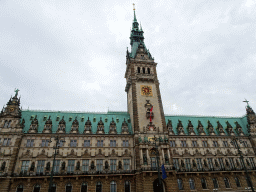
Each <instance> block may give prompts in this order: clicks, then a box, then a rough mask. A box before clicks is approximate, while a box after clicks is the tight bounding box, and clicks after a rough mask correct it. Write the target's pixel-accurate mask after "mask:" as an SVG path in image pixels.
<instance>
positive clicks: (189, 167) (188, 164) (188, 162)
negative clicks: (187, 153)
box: [185, 159, 191, 170]
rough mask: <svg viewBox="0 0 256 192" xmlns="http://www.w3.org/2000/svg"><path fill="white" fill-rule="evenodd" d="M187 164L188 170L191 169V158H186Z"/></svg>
mask: <svg viewBox="0 0 256 192" xmlns="http://www.w3.org/2000/svg"><path fill="white" fill-rule="evenodd" d="M185 164H186V170H191V163H190V159H185Z"/></svg>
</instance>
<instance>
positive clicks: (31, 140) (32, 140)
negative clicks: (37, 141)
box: [26, 139, 34, 147]
mask: <svg viewBox="0 0 256 192" xmlns="http://www.w3.org/2000/svg"><path fill="white" fill-rule="evenodd" d="M33 145H34V139H28V140H27V145H26V147H33Z"/></svg>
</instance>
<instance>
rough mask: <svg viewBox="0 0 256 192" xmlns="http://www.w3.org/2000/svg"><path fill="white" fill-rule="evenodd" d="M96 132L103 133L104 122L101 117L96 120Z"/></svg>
mask: <svg viewBox="0 0 256 192" xmlns="http://www.w3.org/2000/svg"><path fill="white" fill-rule="evenodd" d="M97 133H98V134H103V133H104V123H103V121H102V119H101V118H100V121H99V122H98V126H97Z"/></svg>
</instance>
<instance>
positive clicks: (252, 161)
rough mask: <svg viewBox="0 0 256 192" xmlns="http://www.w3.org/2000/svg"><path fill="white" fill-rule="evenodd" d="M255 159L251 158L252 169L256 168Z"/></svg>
mask: <svg viewBox="0 0 256 192" xmlns="http://www.w3.org/2000/svg"><path fill="white" fill-rule="evenodd" d="M253 159H254V158H253V157H249V160H250V163H251V166H252V168H255V163H254V160H253Z"/></svg>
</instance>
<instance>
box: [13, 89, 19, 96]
mask: <svg viewBox="0 0 256 192" xmlns="http://www.w3.org/2000/svg"><path fill="white" fill-rule="evenodd" d="M14 92H16V94H15V97H17V95H18V92H19V89H16V88H15V89H14Z"/></svg>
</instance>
